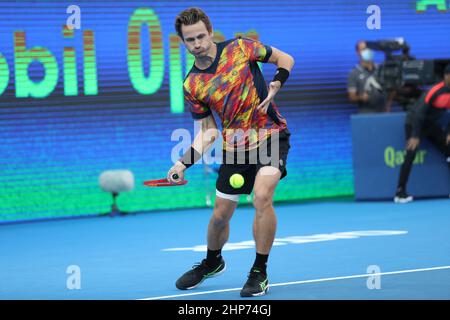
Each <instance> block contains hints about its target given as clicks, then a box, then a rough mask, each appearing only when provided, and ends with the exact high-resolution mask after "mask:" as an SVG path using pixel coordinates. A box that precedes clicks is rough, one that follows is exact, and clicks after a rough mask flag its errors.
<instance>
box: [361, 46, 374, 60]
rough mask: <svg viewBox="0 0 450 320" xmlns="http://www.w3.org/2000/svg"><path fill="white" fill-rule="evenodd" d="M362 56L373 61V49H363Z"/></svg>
mask: <svg viewBox="0 0 450 320" xmlns="http://www.w3.org/2000/svg"><path fill="white" fill-rule="evenodd" d="M361 58H362V59H363V60H364V61H372V60H373V51H372V50H370V49H367V48H366V49H363V50H362V51H361Z"/></svg>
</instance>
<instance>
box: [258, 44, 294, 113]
mask: <svg viewBox="0 0 450 320" xmlns="http://www.w3.org/2000/svg"><path fill="white" fill-rule="evenodd" d="M271 49H272V54H271V55H270V58H269V60H268V61H267V62H269V63H273V64H275V65H276V66H277V72H276V73H275V76H274V78H273V80H272V81H271V82H270V84H269V93H268V95H267V97H266V99H264V101H263V102H261V104H260V105H259V106H258V107H257V109H261V111H262V112H264V113H267V109H268V108H269V105H270V103H271V102H272V100H273V98H274V97H275V95H276V94H277V93H278V91H279V90H280V88H281V87H282V86H283V84H284V83H285V82H286V80H287V79H288V77H289V74H290V72H291V70H292V67H293V66H294V63H295V61H294V58H293V57H292V56H291V55H289V54H287V53H285V52H283V51H281V50H278V49H277V48H274V47H271Z"/></svg>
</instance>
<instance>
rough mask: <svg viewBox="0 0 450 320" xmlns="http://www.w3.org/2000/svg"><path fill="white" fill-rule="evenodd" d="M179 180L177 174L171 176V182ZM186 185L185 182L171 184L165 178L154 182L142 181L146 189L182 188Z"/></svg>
mask: <svg viewBox="0 0 450 320" xmlns="http://www.w3.org/2000/svg"><path fill="white" fill-rule="evenodd" d="M178 178H179V176H178V174H176V173H174V174H173V175H172V179H173V180H177V179H178ZM186 183H187V180H183V181H180V182H176V183H171V182H169V180H167V178H164V179H156V180H147V181H144V186H147V187H176V186H183V185H185V184H186Z"/></svg>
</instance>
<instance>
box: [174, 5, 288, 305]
mask: <svg viewBox="0 0 450 320" xmlns="http://www.w3.org/2000/svg"><path fill="white" fill-rule="evenodd" d="M175 29H176V32H177V34H178V36H179V37H180V39H181V41H182V42H183V43H184V45H185V46H186V48H187V50H188V51H189V52H190V53H191V54H192V55H193V56H194V57H195V62H194V65H193V66H192V69H191V70H190V72H189V73H188V75H187V77H186V79H185V81H184V85H183V87H184V97H185V100H186V102H187V104H188V105H189V107H190V111H191V113H192V116H193V118H194V120H196V121H200V122H201V130H200V132H199V133H198V134H197V135H196V137H195V139H194V142H193V144H192V145H191V148H190V150H189V151H188V152H186V154H185V155H184V156H183V157H182V158H181V159H180V160H179V161H177V162H176V163H175V165H174V166H173V167H172V168H171V169H170V170H169V172H168V175H167V178H168V179H169V181H171V182H173V183H175V182H176V181H175V180H174V178H173V174H175V173H176V174H178V176H179V178H178V179H177V180H181V179H183V178H184V171H185V170H186V169H187V168H189V167H190V166H191V165H193V164H194V163H195V162H196V161H197V160H199V159H200V158H201V157H202V154H203V153H204V152H205V151H206V150H207V149H208V148H209V147H210V146H211V144H212V143H214V141H215V140H216V139H217V138H218V137H219V135H220V133H219V130H218V128H217V124H216V121H215V118H214V116H213V114H212V111H214V112H215V113H216V115H217V116H218V117H219V118H220V120H221V124H222V136H223V149H224V150H223V155H224V156H223V163H222V165H221V166H220V169H219V175H218V179H217V182H216V201H215V204H214V211H213V214H212V217H211V220H210V222H209V226H208V237H207V242H208V244H207V246H208V248H207V249H208V250H207V255H206V259H204V260H203V261H202V262H201V263H199V264H197V265H195V266H194V267H193V268H192V269H191V270H189V271H187V272H186V273H185V274H183V275H182V276H181V277H180V278H179V279H178V280H177V282H176V287H177V288H178V289H181V290H186V289H193V288H195V287H197V286H198V285H199V284H200V283H202V282H203V281H204V280H205V279H207V278H210V277H214V276H217V275H219V274H221V273H223V272H224V271H225V261H224V259H223V258H222V254H221V250H222V248H223V246H224V245H225V243H226V242H227V240H228V235H229V231H230V226H229V221H230V219H231V217H232V215H233V212H234V210H235V209H236V206H237V204H238V200H239V195H240V194H250V193H251V192H252V190H254V198H253V204H254V207H255V209H256V214H255V218H254V223H253V236H254V239H255V243H256V258H255V262H254V264H253V266H252V267H251V269H250V272H249V274H248V279H247V281H246V283H245V285H244V287H243V288H242V290H241V296H242V297H251V296H260V295H264V294H266V293H267V291H268V288H269V282H268V277H267V261H268V257H269V252H270V250H271V247H272V244H273V241H274V238H275V230H276V225H277V219H276V216H275V211H274V208H273V205H272V202H273V200H272V199H273V195H274V191H275V188H276V186H277V184H278V181H279V180H280V179H282V178H284V177H285V176H286V174H287V171H286V161H287V155H288V151H289V148H290V144H289V136H290V132H289V131H288V129H287V126H286V120H285V119H284V118H283V117H282V116H281V114H280V113H279V111H278V108H277V106H276V105H275V103H274V102H273V99H274V97H275V95H276V94H277V92H278V91H279V89H280V88H281V87H282V85H283V84H284V83H285V81H286V80H287V79H288V76H289V73H290V71H291V69H292V67H293V65H294V59H293V58H292V57H291V56H290V55H288V54H286V53H284V52H282V51H280V50H278V49H276V48H274V47H270V46H266V45H263V44H261V43H260V42H258V41H253V40H251V39H246V38H240V37H239V38H236V39H231V40H228V41H224V42H220V43H216V42H214V41H213V28H212V25H211V22H210V20H209V18H208V16H207V15H206V14H205V13H204V12H203V11H202V10H201V9H199V8H189V9H186V10H184V11H183V12H181V13H180V14H179V15H178V16H177V18H176V20H175ZM258 62H263V63H267V62H269V63H273V64H275V65H276V66H277V68H278V69H277V72H276V74H275V76H274V78H273V80H272V81H271V82H270V84H269V88H268V89H267V85H266V83H265V80H264V78H263V75H262V73H261V71H260V69H259V67H258ZM274 150H275V151H274ZM262 151H264V152H262ZM262 155H264V157H263V156H262ZM263 158H264V161H263ZM268 159H269V160H268ZM274 159H275V160H274ZM235 173H238V174H240V175H242V176H243V177H244V184H243V185H242V186H241V187H238V188H234V187H233V186H231V185H230V177H231V175H233V174H235Z"/></svg>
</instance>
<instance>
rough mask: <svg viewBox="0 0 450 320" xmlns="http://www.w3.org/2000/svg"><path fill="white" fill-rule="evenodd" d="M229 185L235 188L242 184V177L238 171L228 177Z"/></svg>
mask: <svg viewBox="0 0 450 320" xmlns="http://www.w3.org/2000/svg"><path fill="white" fill-rule="evenodd" d="M230 185H231V186H232V187H233V188H235V189H237V188H240V187H242V186H243V185H244V177H243V176H242V175H240V174H239V173H235V174H233V175H232V176H231V177H230Z"/></svg>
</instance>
